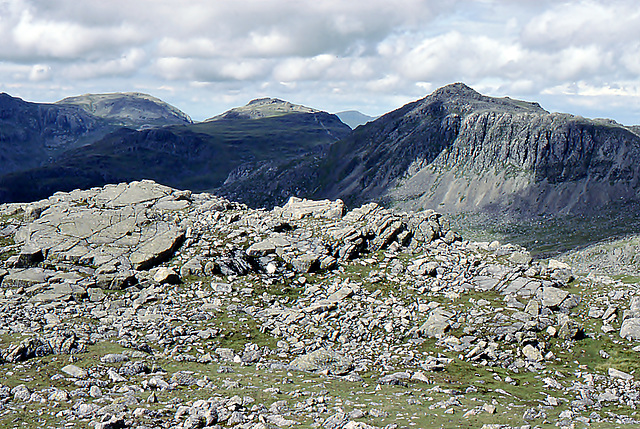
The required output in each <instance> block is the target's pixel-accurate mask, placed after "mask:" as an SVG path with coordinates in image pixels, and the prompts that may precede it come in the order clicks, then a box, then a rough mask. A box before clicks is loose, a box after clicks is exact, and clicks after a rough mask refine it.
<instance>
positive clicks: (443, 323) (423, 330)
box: [418, 308, 454, 337]
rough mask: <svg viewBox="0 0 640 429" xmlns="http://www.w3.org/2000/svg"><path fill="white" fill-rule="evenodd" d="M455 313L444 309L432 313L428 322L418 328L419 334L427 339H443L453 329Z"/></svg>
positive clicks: (437, 309)
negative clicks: (452, 323)
mask: <svg viewBox="0 0 640 429" xmlns="http://www.w3.org/2000/svg"><path fill="white" fill-rule="evenodd" d="M453 315H454V314H453V313H452V312H449V311H446V310H444V309H442V308H436V309H434V310H432V311H431V313H430V314H429V317H428V318H427V320H426V321H425V322H424V323H423V324H422V325H421V326H420V328H418V332H419V333H420V334H422V335H425V336H427V337H441V336H442V335H444V334H445V333H446V332H447V331H448V330H449V328H450V327H451V322H450V319H451V318H452V317H453Z"/></svg>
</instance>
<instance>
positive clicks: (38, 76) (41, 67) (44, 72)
mask: <svg viewBox="0 0 640 429" xmlns="http://www.w3.org/2000/svg"><path fill="white" fill-rule="evenodd" d="M50 77H51V67H49V66H48V65H45V64H35V65H34V66H33V67H31V71H30V72H29V80H30V81H33V82H41V81H44V80H48V79H49V78H50Z"/></svg>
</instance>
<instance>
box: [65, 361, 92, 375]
mask: <svg viewBox="0 0 640 429" xmlns="http://www.w3.org/2000/svg"><path fill="white" fill-rule="evenodd" d="M61 371H62V372H64V373H65V374H67V375H69V376H71V377H75V378H87V377H88V376H89V372H88V371H87V370H86V369H84V368H80V367H78V366H76V365H72V364H69V365H66V366H64V367H62V370H61Z"/></svg>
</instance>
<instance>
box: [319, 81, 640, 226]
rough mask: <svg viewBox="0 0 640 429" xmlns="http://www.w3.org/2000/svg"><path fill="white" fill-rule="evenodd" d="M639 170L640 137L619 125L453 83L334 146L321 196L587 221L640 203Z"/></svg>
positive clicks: (328, 159)
mask: <svg viewBox="0 0 640 429" xmlns="http://www.w3.org/2000/svg"><path fill="white" fill-rule="evenodd" d="M638 161H640V138H639V137H638V135H636V134H635V133H634V132H632V130H630V129H628V128H625V127H623V126H621V125H619V124H617V123H615V122H613V121H606V120H588V119H585V118H581V117H576V116H572V115H567V114H556V113H554V114H552V113H549V112H547V111H545V110H544V109H542V108H541V107H540V106H538V105H537V104H535V103H526V102H522V101H517V100H512V99H508V98H502V99H496V98H490V97H485V96H482V95H480V94H478V93H477V92H475V91H473V90H472V89H470V88H468V87H467V86H465V85H463V84H454V85H450V86H447V87H444V88H441V89H439V90H438V91H436V92H434V93H433V94H431V95H430V96H428V97H426V98H424V99H422V100H418V101H416V102H414V103H411V104H409V105H407V106H405V107H403V108H401V109H399V110H397V111H395V112H392V113H390V114H388V115H385V116H383V117H382V118H380V119H378V120H377V121H374V122H373V123H371V124H368V125H366V126H363V127H360V128H359V129H358V130H357V131H356V132H354V135H353V137H351V138H347V139H346V140H344V141H341V142H338V143H336V144H335V145H334V146H333V147H332V149H331V151H330V153H329V155H328V157H327V159H326V167H331V166H333V169H334V171H335V173H334V174H333V175H329V176H328V177H329V180H327V181H326V184H325V186H324V187H323V188H322V189H323V190H322V192H321V194H324V195H336V196H339V197H342V198H345V199H347V200H348V201H351V202H354V203H356V202H360V201H361V200H366V199H376V200H381V201H385V202H387V203H389V204H393V205H396V206H400V207H403V208H411V209H419V208H428V207H438V208H439V210H444V211H448V212H458V211H487V210H489V211H493V210H507V211H512V212H515V213H523V214H537V213H563V212H566V213H569V212H572V213H577V212H589V211H592V210H594V209H597V207H598V206H602V205H605V204H608V203H610V202H614V201H619V200H620V199H637V188H638V185H639V183H638V181H639V178H640V171H639V170H640V163H639V162H638Z"/></svg>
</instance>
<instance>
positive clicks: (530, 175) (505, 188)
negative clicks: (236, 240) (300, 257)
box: [0, 83, 640, 219]
mask: <svg viewBox="0 0 640 429" xmlns="http://www.w3.org/2000/svg"><path fill="white" fill-rule="evenodd" d="M342 113H343V114H344V113H345V112H342ZM347 113H348V112H347ZM351 113H353V112H351ZM351 116H352V119H353V118H354V117H355V118H356V119H357V118H359V121H360V122H359V123H358V124H356V123H350V124H349V125H347V124H345V123H344V122H343V121H341V120H340V118H339V116H337V115H332V114H329V113H327V112H323V111H320V110H317V109H313V108H310V107H305V106H300V105H295V104H292V103H289V102H287V101H283V100H278V99H271V98H263V99H256V100H253V101H251V102H249V103H248V104H247V105H246V106H242V107H237V108H234V109H231V110H229V111H227V112H225V113H223V114H220V115H217V116H214V117H212V118H210V119H207V120H205V121H203V122H197V123H194V122H193V121H192V120H191V119H190V118H189V117H188V116H187V115H186V114H184V113H182V112H180V111H179V110H178V109H177V108H175V107H173V106H170V105H168V104H167V103H164V102H162V101H161V100H159V99H157V98H154V97H152V96H149V95H145V94H139V93H124V94H87V95H83V96H79V97H71V98H66V99H64V100H61V101H59V102H57V103H55V104H37V103H28V102H25V101H23V100H20V99H17V98H13V97H10V96H9V95H7V94H2V95H1V96H0V160H2V166H1V167H0V168H1V170H0V200H2V201H29V200H35V199H39V198H44V197H47V196H48V195H50V194H52V193H53V192H55V191H68V190H71V189H74V188H87V187H92V186H100V185H103V184H105V183H113V182H122V181H130V180H136V179H143V178H149V179H153V180H156V181H158V182H161V183H165V184H167V185H170V186H174V187H178V188H188V189H192V190H194V191H213V192H216V193H218V194H221V195H224V196H226V197H229V198H233V199H235V200H238V201H241V202H244V203H246V204H248V205H250V206H256V207H258V206H266V207H269V206H273V205H275V204H281V203H283V202H284V201H286V199H288V198H289V197H290V196H292V195H296V196H302V197H313V198H341V199H343V200H344V201H345V202H346V203H347V204H349V205H352V206H353V205H357V204H361V203H363V202H367V201H378V202H380V203H382V204H384V205H387V206H394V207H398V208H402V209H409V210H421V209H426V208H436V209H438V210H439V211H441V212H446V213H450V214H455V213H485V214H487V213H488V214H491V213H500V214H502V215H504V216H510V217H519V218H523V219H535V217H536V216H546V215H551V216H557V215H564V216H588V217H593V216H597V215H599V214H601V213H603V211H606V210H626V209H625V208H624V207H626V206H628V205H632V204H637V203H638V202H639V201H638V186H639V185H640V183H639V180H640V133H639V128H638V127H634V126H631V127H626V126H623V125H621V124H618V123H616V122H615V121H612V120H605V119H587V118H582V117H579V116H573V115H570V114H565V113H550V112H548V111H546V110H545V109H543V108H542V107H541V106H540V105H539V104H537V103H533V102H526V101H520V100H514V99H511V98H509V97H503V98H494V97H488V96H484V95H482V94H480V93H478V92H476V91H475V90H473V89H472V88H470V87H468V86H467V85H465V84H463V83H456V84H451V85H447V86H445V87H443V88H440V89H438V90H436V91H434V92H433V93H432V94H430V95H428V96H426V97H424V98H422V99H420V100H417V101H414V102H412V103H409V104H407V105H405V106H402V107H400V108H399V109H397V110H394V111H392V112H389V113H387V114H385V115H383V116H381V117H379V118H377V119H375V120H370V119H373V118H370V117H366V116H365V115H361V114H360V115H357V114H356V115H355V116H354V115H351ZM343 117H346V118H348V117H349V114H347V115H346V116H345V115H343ZM346 120H347V119H345V121H346ZM367 120H368V122H367ZM363 122H364V123H363ZM354 125H356V128H355V129H354V130H352V129H351V127H353V126H354ZM25 183H29V186H24V184H25ZM627 211H628V210H627Z"/></svg>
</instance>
